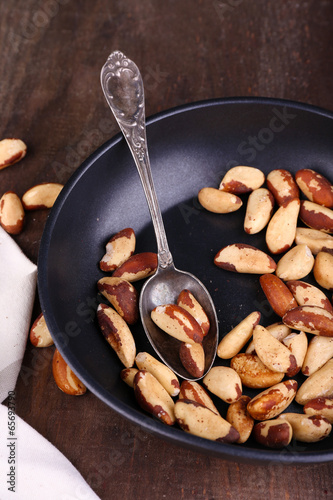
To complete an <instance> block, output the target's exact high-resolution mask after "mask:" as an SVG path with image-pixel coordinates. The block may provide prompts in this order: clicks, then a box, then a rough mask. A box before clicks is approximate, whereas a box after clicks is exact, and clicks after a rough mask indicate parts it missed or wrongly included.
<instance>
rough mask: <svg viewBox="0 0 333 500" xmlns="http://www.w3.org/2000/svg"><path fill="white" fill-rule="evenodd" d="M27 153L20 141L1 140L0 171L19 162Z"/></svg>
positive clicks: (24, 145) (25, 147)
mask: <svg viewBox="0 0 333 500" xmlns="http://www.w3.org/2000/svg"><path fill="white" fill-rule="evenodd" d="M26 152H27V146H26V144H25V143H24V142H23V141H21V139H14V138H11V139H3V140H2V141H0V170H2V169H3V168H6V167H9V166H10V165H13V164H14V163H17V162H18V161H20V160H21V159H22V158H24V156H25V155H26Z"/></svg>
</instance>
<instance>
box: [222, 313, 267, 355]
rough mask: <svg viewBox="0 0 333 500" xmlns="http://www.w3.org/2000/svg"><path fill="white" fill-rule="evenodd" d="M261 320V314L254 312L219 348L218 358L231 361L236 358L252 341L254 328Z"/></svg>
mask: <svg viewBox="0 0 333 500" xmlns="http://www.w3.org/2000/svg"><path fill="white" fill-rule="evenodd" d="M260 318H261V314H260V312H259V311H254V312H252V313H251V314H249V315H248V316H247V317H246V318H244V319H243V320H242V321H241V322H240V323H239V324H238V325H237V326H235V328H233V329H232V330H231V331H230V332H228V333H227V334H226V335H225V336H224V337H223V339H222V340H221V342H220V343H219V345H218V347H217V355H218V357H219V358H222V359H230V358H232V357H233V356H236V354H238V353H239V351H240V350H241V349H242V348H243V347H244V346H245V344H246V343H247V342H248V341H249V340H250V338H251V336H252V332H253V328H254V327H255V326H256V325H257V324H258V323H259V321H260Z"/></svg>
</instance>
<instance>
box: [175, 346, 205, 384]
mask: <svg viewBox="0 0 333 500" xmlns="http://www.w3.org/2000/svg"><path fill="white" fill-rule="evenodd" d="M179 358H180V361H181V364H182V365H183V367H184V368H185V370H186V371H187V373H189V374H190V375H192V377H195V378H201V377H202V376H203V374H204V372H205V351H204V349H203V347H202V344H197V343H196V344H190V343H188V342H182V343H181V345H180V348H179Z"/></svg>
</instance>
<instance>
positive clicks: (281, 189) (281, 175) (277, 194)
mask: <svg viewBox="0 0 333 500" xmlns="http://www.w3.org/2000/svg"><path fill="white" fill-rule="evenodd" d="M267 187H268V189H269V190H270V191H271V192H272V193H273V195H274V198H275V199H276V201H277V203H278V205H279V206H285V205H287V204H288V203H289V202H290V201H292V200H295V199H297V198H299V189H298V186H297V184H296V182H295V180H294V177H293V176H292V174H291V173H290V172H289V171H288V170H284V169H282V168H278V169H275V170H272V171H271V172H269V174H268V175H267Z"/></svg>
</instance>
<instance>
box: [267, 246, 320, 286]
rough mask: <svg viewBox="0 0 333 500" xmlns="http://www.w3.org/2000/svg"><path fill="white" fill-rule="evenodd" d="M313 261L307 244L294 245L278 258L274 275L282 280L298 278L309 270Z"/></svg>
mask: <svg viewBox="0 0 333 500" xmlns="http://www.w3.org/2000/svg"><path fill="white" fill-rule="evenodd" d="M314 262H315V259H314V256H313V255H312V252H311V250H310V248H309V247H308V246H307V245H304V244H303V245H296V246H295V247H293V248H291V250H289V251H288V252H287V253H286V254H285V255H284V256H283V257H282V258H281V259H280V260H279V262H278V263H277V267H276V275H277V276H278V277H279V278H280V279H282V280H284V281H290V280H300V279H302V278H304V277H305V276H307V275H308V274H309V273H310V272H311V270H312V268H313V265H314Z"/></svg>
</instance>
